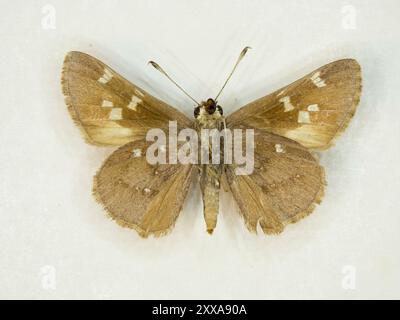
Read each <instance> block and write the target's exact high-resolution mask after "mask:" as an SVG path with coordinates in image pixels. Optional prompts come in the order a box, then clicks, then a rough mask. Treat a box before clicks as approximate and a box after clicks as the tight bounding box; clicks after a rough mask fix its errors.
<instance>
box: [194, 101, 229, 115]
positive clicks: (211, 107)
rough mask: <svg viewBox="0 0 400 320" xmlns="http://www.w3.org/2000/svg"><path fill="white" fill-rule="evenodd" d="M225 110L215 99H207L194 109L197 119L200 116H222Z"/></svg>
mask: <svg viewBox="0 0 400 320" xmlns="http://www.w3.org/2000/svg"><path fill="white" fill-rule="evenodd" d="M222 115H223V111H222V108H221V106H219V105H217V102H216V101H215V100H214V99H211V98H209V99H207V101H202V102H201V103H200V105H198V106H197V107H196V108H195V109H194V117H195V118H196V119H197V118H199V117H212V118H219V117H222Z"/></svg>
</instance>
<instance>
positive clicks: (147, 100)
mask: <svg viewBox="0 0 400 320" xmlns="http://www.w3.org/2000/svg"><path fill="white" fill-rule="evenodd" d="M62 89H63V93H64V95H65V101H66V104H67V105H68V110H69V112H70V114H71V116H72V118H73V120H74V121H75V123H76V124H77V125H78V127H79V128H80V129H81V131H82V133H83V136H84V137H85V140H86V141H87V142H88V143H91V144H95V145H123V144H124V143H127V142H129V141H133V140H136V139H143V138H144V137H145V135H146V132H147V130H148V129H150V128H161V129H165V128H166V127H167V126H168V120H171V121H173V120H176V121H177V122H178V126H179V127H188V126H190V120H189V119H188V118H187V117H186V116H185V115H183V114H182V113H181V112H179V111H177V110H176V109H174V108H172V107H171V106H169V105H167V104H166V103H164V102H162V101H160V100H158V99H156V98H154V97H152V96H151V95H149V94H148V93H147V92H145V91H144V90H142V89H140V88H139V87H137V86H135V85H133V84H132V83H130V82H129V81H127V80H126V79H124V78H123V77H121V76H120V75H119V74H117V73H116V72H115V71H113V70H112V69H111V68H110V67H108V66H106V65H105V64H104V63H102V62H100V61H99V60H97V59H96V58H93V57H91V56H89V55H87V54H85V53H82V52H69V53H68V54H67V56H66V57H65V61H64V65H63V72H62Z"/></svg>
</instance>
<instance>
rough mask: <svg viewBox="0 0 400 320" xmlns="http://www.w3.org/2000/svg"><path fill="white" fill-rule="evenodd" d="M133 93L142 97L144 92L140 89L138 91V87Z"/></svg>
mask: <svg viewBox="0 0 400 320" xmlns="http://www.w3.org/2000/svg"><path fill="white" fill-rule="evenodd" d="M135 93H136V94H137V95H138V96H141V97H144V93H143V92H142V91H140V90H139V89H135Z"/></svg>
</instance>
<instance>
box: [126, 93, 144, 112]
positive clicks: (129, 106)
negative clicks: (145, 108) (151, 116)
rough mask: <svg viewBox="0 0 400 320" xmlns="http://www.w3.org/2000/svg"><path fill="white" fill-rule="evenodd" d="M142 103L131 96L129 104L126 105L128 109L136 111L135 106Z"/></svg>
mask: <svg viewBox="0 0 400 320" xmlns="http://www.w3.org/2000/svg"><path fill="white" fill-rule="evenodd" d="M141 102H142V99H140V98H138V97H136V96H132V99H131V102H130V103H129V104H128V108H129V109H131V110H134V111H136V108H137V105H138V104H139V103H141Z"/></svg>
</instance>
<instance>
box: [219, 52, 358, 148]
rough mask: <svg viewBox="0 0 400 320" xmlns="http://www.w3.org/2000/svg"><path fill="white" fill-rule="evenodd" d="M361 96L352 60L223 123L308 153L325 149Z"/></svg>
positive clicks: (309, 77) (325, 69)
mask: <svg viewBox="0 0 400 320" xmlns="http://www.w3.org/2000/svg"><path fill="white" fill-rule="evenodd" d="M360 94H361V70H360V65H359V64H358V63H357V61H356V60H353V59H344V60H338V61H335V62H332V63H330V64H327V65H325V66H323V67H321V68H319V69H317V70H315V71H314V72H311V73H310V74H308V75H306V76H305V77H303V78H301V79H299V80H297V81H295V82H294V83H292V84H290V85H288V86H286V87H284V88H281V89H279V90H277V91H275V92H274V93H272V94H270V95H267V96H265V97H263V98H260V99H258V100H255V101H253V102H251V103H249V104H248V105H246V106H244V107H243V108H241V109H239V110H238V111H236V112H234V113H233V114H231V115H229V116H228V117H227V119H226V123H227V126H228V127H230V128H234V127H237V126H240V125H243V126H246V127H251V128H259V129H264V130H267V131H269V132H272V133H275V134H278V135H281V136H284V137H287V138H290V139H293V140H295V141H297V142H299V143H301V144H302V145H303V146H305V147H307V148H311V149H326V148H328V147H329V146H331V145H332V142H333V140H334V138H335V137H337V136H338V135H339V134H340V133H341V132H343V131H344V129H345V128H346V127H347V125H348V123H349V121H350V119H351V118H352V117H353V115H354V113H355V110H356V107H357V105H358V103H359V100H360Z"/></svg>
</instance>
